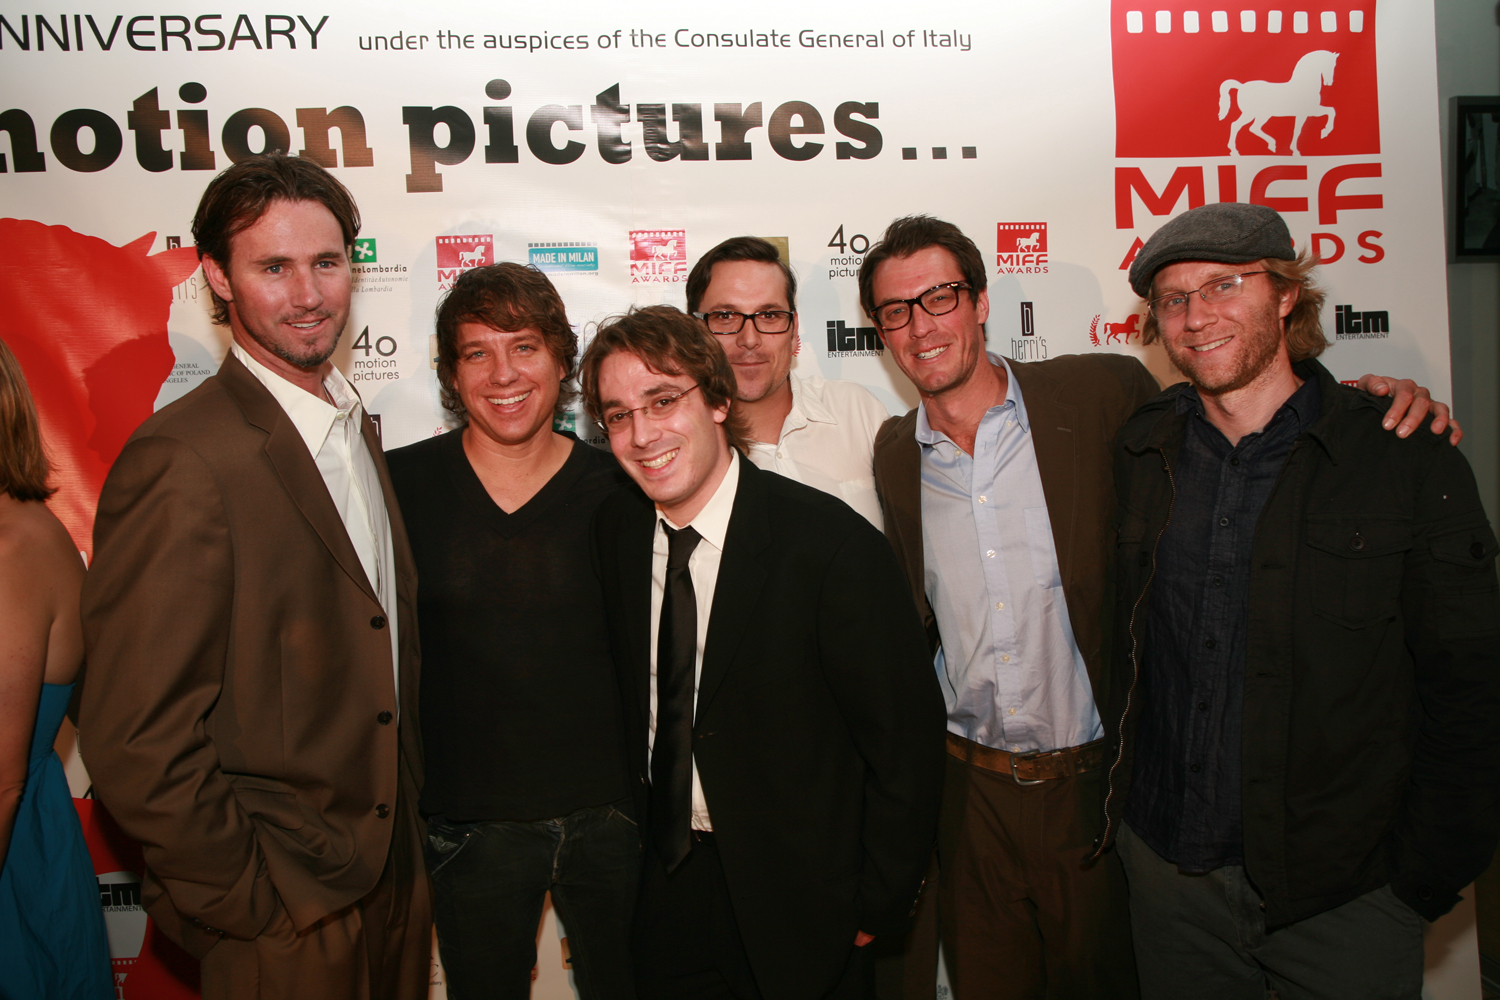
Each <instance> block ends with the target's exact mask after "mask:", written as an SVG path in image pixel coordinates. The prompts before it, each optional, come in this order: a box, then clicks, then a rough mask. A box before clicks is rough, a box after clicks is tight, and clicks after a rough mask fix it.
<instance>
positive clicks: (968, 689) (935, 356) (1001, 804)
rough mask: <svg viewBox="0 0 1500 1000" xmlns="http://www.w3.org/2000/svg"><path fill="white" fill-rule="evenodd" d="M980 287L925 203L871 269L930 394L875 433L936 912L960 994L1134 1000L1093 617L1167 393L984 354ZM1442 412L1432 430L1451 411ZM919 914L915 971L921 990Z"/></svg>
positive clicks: (975, 260)
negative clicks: (1151, 416)
mask: <svg viewBox="0 0 1500 1000" xmlns="http://www.w3.org/2000/svg"><path fill="white" fill-rule="evenodd" d="M985 285H986V269H985V265H984V261H983V259H982V257H981V256H980V253H979V250H978V248H977V247H976V246H975V245H974V243H973V242H972V241H971V240H970V239H969V238H968V237H966V236H964V234H963V233H962V232H960V231H959V229H958V228H957V227H956V226H954V225H952V224H951V223H947V222H942V221H940V220H937V219H933V218H930V217H927V216H913V217H910V218H905V219H898V220H896V221H895V222H893V223H892V224H891V226H890V228H889V229H887V230H886V232H885V235H884V236H883V237H882V239H881V241H880V243H878V244H877V245H876V246H874V247H872V248H871V249H870V251H869V253H868V254H866V256H865V259H864V264H863V266H862V267H861V269H860V275H859V288H860V302H861V305H863V306H864V308H865V311H866V312H867V313H869V315H870V316H871V317H872V318H873V319H874V321H875V325H876V326H877V327H878V328H879V329H880V332H881V336H882V337H883V338H884V339H885V342H886V345H887V347H888V348H889V349H890V351H891V354H892V357H893V358H894V360H895V361H896V364H897V365H898V366H899V367H900V368H901V370H902V371H903V372H904V373H905V374H906V375H907V377H908V378H910V379H911V380H912V383H913V384H914V385H915V386H916V388H917V391H918V394H919V396H920V397H921V404H920V405H919V406H918V407H917V409H915V410H912V411H911V412H910V413H908V414H906V415H905V416H903V417H892V418H891V419H890V420H889V421H887V422H886V424H885V425H884V426H883V427H882V428H881V430H880V433H879V435H878V436H877V437H876V440H875V481H876V487H877V489H878V490H879V493H880V498H881V503H882V506H883V509H884V515H885V529H886V535H887V537H889V539H890V540H891V543H892V545H893V546H894V547H895V549H896V554H897V559H898V561H899V562H900V563H901V565H902V568H903V569H904V570H905V571H906V575H907V580H908V583H909V585H910V586H911V590H912V597H913V598H914V599H915V601H916V603H917V607H918V610H919V611H920V612H921V614H922V618H923V622H924V624H925V625H926V627H927V634H928V639H929V642H930V644H931V647H932V650H933V652H934V653H935V654H936V665H937V669H938V676H939V681H940V683H941V686H942V688H943V696H944V699H945V701H946V702H947V708H948V737H947V742H948V770H947V773H946V775H945V780H944V790H943V810H942V818H941V822H940V827H939V833H938V855H939V861H940V868H941V871H940V878H939V879H938V885H939V887H938V890H937V893H936V895H937V904H938V905H937V911H938V916H939V918H940V919H939V921H938V922H939V923H940V924H941V927H942V937H943V942H944V953H945V956H946V959H947V964H948V970H949V974H950V979H951V982H952V986H953V990H954V994H955V995H956V996H957V997H958V998H959V1000H973V998H976V997H1000V998H1006V1000H1032V998H1035V1000H1042V998H1044V997H1045V998H1049V1000H1062V998H1067V1000H1123V998H1128V997H1131V996H1134V995H1136V993H1137V985H1136V975H1135V963H1134V959H1133V956H1132V953H1131V942H1130V925H1129V910H1128V907H1127V905H1126V896H1125V880H1124V877H1123V873H1122V871H1121V867H1120V862H1119V860H1118V859H1117V857H1116V856H1115V855H1114V853H1113V852H1110V853H1107V854H1105V855H1104V856H1103V857H1102V858H1099V857H1097V856H1096V855H1097V852H1096V850H1095V839H1096V837H1098V835H1099V834H1100V833H1101V832H1102V831H1103V821H1102V816H1103V800H1104V795H1103V788H1104V783H1105V781H1107V780H1108V773H1107V770H1106V766H1105V765H1106V761H1107V759H1108V758H1107V754H1106V752H1105V751H1106V747H1105V744H1104V739H1103V735H1104V730H1103V728H1102V725H1101V719H1100V715H1099V712H1100V708H1099V706H1103V705H1104V704H1105V703H1106V702H1105V693H1106V692H1108V691H1109V689H1110V688H1109V682H1108V677H1107V676H1106V670H1107V669H1108V665H1109V663H1110V657H1109V651H1108V649H1107V648H1106V647H1107V644H1108V636H1109V632H1108V631H1107V630H1106V629H1105V628H1104V620H1103V618H1102V615H1103V613H1104V611H1105V609H1106V608H1108V607H1109V606H1110V602H1109V601H1107V600H1106V597H1107V594H1106V588H1107V581H1108V580H1109V574H1108V573H1107V572H1106V567H1107V564H1108V562H1109V559H1110V557H1111V553H1112V551H1113V546H1114V541H1113V518H1114V510H1115V493H1114V482H1113V466H1112V454H1113V451H1112V449H1113V444H1114V440H1115V437H1116V435H1117V434H1118V433H1119V431H1120V428H1121V427H1123V426H1124V424H1125V421H1126V420H1127V419H1128V418H1129V417H1130V415H1131V414H1132V413H1133V412H1134V411H1135V409H1136V408H1137V407H1138V406H1140V405H1141V404H1142V403H1144V402H1145V401H1146V400H1148V399H1150V398H1151V397H1152V396H1154V395H1155V394H1156V393H1157V390H1158V387H1157V383H1156V380H1155V378H1153V377H1152V375H1151V374H1150V373H1149V372H1148V371H1147V370H1146V369H1145V367H1144V366H1142V365H1141V363H1140V362H1139V361H1137V360H1135V359H1134V358H1131V357H1128V356H1122V355H1117V354H1111V353H1099V354H1088V355H1074V356H1066V357H1058V358H1053V359H1051V360H1048V361H1041V362H1036V363H1030V364H1027V363H1022V362H1018V361H1014V360H1011V359H1007V358H1002V357H1000V356H999V355H996V354H990V353H987V352H986V351H985V331H984V323H985V321H986V320H987V319H988V316H989V296H988V293H987V291H986V288H985ZM1383 381H1384V382H1388V383H1389V384H1388V385H1385V386H1383V389H1384V391H1386V392H1389V391H1391V390H1392V389H1395V390H1396V391H1397V396H1396V399H1395V401H1394V405H1393V406H1392V407H1391V410H1390V418H1389V420H1388V421H1387V424H1386V426H1387V428H1388V429H1390V428H1396V429H1397V432H1398V433H1400V434H1402V436H1405V435H1406V434H1410V433H1411V431H1412V429H1413V428H1415V427H1416V426H1417V425H1418V424H1419V423H1420V421H1421V418H1422V416H1423V415H1424V414H1425V413H1426V412H1427V409H1428V405H1429V402H1430V401H1429V400H1427V399H1426V398H1425V395H1426V391H1425V390H1417V392H1416V394H1415V395H1414V394H1413V392H1412V390H1414V389H1416V387H1415V386H1414V385H1413V384H1412V383H1410V382H1402V383H1397V382H1395V380H1382V379H1381V378H1379V377H1377V376H1372V375H1367V376H1365V377H1364V378H1363V379H1362V380H1361V387H1362V388H1366V389H1369V388H1372V387H1380V384H1381V383H1382V382H1383ZM1408 405H1410V407H1411V410H1410V413H1407V406H1408ZM1436 412H1437V418H1436V419H1435V420H1434V422H1433V429H1434V430H1436V431H1442V430H1443V429H1445V428H1446V425H1447V423H1448V420H1447V407H1445V406H1442V404H1437V411H1436ZM1403 415H1406V417H1407V419H1406V420H1404V421H1402V422H1401V424H1400V426H1399V428H1397V423H1396V422H1397V421H1398V420H1400V419H1401V418H1402V416H1403ZM1454 433H1455V437H1454V440H1455V443H1456V440H1457V435H1458V430H1457V425H1456V423H1455V425H1454ZM929 885H930V882H929ZM923 908H924V910H925V911H926V916H927V917H928V920H927V922H926V924H925V927H926V932H925V937H924V935H923V933H922V931H923V927H924V923H923V922H922V920H921V919H919V921H918V924H917V930H916V931H915V932H914V934H913V936H912V940H911V941H909V942H908V945H907V949H906V966H907V967H906V968H905V969H904V970H903V980H904V981H903V986H904V989H905V992H906V995H908V996H918V995H925V996H928V997H930V996H931V995H932V982H933V977H934V975H935V968H934V961H935V954H934V949H933V947H932V940H931V939H932V933H933V932H932V924H931V904H930V900H924V901H923Z"/></svg>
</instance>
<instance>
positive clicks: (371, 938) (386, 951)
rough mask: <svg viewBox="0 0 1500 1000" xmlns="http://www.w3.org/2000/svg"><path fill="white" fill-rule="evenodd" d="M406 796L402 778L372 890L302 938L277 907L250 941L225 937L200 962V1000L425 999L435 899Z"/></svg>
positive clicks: (410, 800) (413, 799) (413, 810)
mask: <svg viewBox="0 0 1500 1000" xmlns="http://www.w3.org/2000/svg"><path fill="white" fill-rule="evenodd" d="M411 791H412V789H411V788H410V786H409V785H408V783H407V782H406V781H405V780H403V781H402V783H401V786H400V791H399V792H398V793H397V799H396V808H395V809H393V810H392V811H391V820H392V822H393V823H394V824H395V826H394V828H393V829H392V831H391V847H390V852H389V853H388V854H387V855H386V861H385V868H384V870H382V872H381V873H380V879H379V881H377V882H376V883H375V888H373V889H371V890H370V892H369V893H367V894H366V895H365V896H364V898H362V899H360V900H359V901H358V902H356V903H353V904H351V905H350V906H346V907H344V908H343V909H342V910H339V911H338V912H337V913H330V914H329V915H328V916H327V917H324V918H323V919H322V920H321V921H319V922H318V923H317V924H316V925H314V926H312V927H309V928H307V929H305V930H303V931H302V932H301V933H298V931H297V929H296V928H295V927H294V926H292V921H291V918H290V917H289V916H287V912H286V910H284V909H282V908H280V907H279V906H278V907H277V910H276V913H275V914H274V915H273V916H272V917H271V922H270V923H269V924H267V925H266V929H265V930H263V931H261V933H260V936H259V937H257V938H255V939H254V940H250V941H242V940H238V939H235V938H228V937H226V938H224V939H223V940H221V941H220V942H219V943H218V944H216V945H214V946H213V948H212V949H211V950H210V951H209V952H208V954H207V955H205V956H204V957H203V965H202V973H203V997H204V1000H272V998H283V1000H292V998H295V997H318V998H319V1000H426V997H427V993H428V989H427V986H428V980H429V979H430V977H431V973H432V901H431V896H430V894H429V892H428V886H427V876H426V873H425V872H424V871H423V870H422V848H421V844H420V840H421V835H420V832H419V829H418V822H419V821H418V818H417V811H416V796H415V795H412V794H410V793H411Z"/></svg>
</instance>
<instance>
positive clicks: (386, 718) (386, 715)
mask: <svg viewBox="0 0 1500 1000" xmlns="http://www.w3.org/2000/svg"><path fill="white" fill-rule="evenodd" d="M392 718H393V716H392V715H391V713H390V712H381V713H380V714H379V715H377V716H375V721H376V722H378V723H380V724H381V725H382V726H389V725H390V724H391V719H392Z"/></svg>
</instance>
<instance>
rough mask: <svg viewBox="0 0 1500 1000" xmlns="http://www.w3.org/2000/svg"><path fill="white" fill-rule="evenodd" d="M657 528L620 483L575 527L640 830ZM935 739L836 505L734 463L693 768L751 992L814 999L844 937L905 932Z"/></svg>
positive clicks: (877, 575) (918, 643)
mask: <svg viewBox="0 0 1500 1000" xmlns="http://www.w3.org/2000/svg"><path fill="white" fill-rule="evenodd" d="M657 517H658V515H657V514H656V512H655V509H654V508H653V506H652V504H651V501H650V500H648V499H647V498H646V496H645V494H643V493H641V492H640V491H639V490H638V489H637V488H635V487H633V486H632V487H628V488H626V489H622V490H620V491H619V492H617V493H615V494H614V495H613V496H611V497H610V498H609V499H607V500H605V501H604V503H603V505H601V507H600V508H599V513H598V514H597V515H596V517H595V519H594V545H595V555H596V558H597V560H598V565H599V570H600V581H601V583H602V584H603V587H604V594H605V605H606V610H607V612H608V620H609V630H610V641H611V644H612V646H613V649H614V658H615V664H616V669H617V670H618V671H619V676H620V688H621V696H622V700H623V703H624V707H625V726H626V731H625V734H626V739H627V742H628V753H629V764H630V768H631V773H632V778H631V784H632V785H633V786H634V788H635V791H636V794H637V796H638V799H637V802H638V808H639V815H640V816H642V817H643V820H642V822H641V828H642V829H643V830H644V829H648V828H649V817H647V816H646V804H647V802H646V792H647V782H648V781H649V780H650V768H649V766H648V763H647V734H648V724H649V717H650V714H649V713H650V669H651V659H650V649H649V645H650V635H651V617H650V612H651V541H652V533H653V531H654V530H655V524H656V519H657ZM945 726H946V721H945V713H944V709H943V699H942V694H941V692H940V690H939V688H938V682H937V675H936V674H935V673H934V671H933V668H932V660H931V658H930V656H929V654H928V651H927V642H926V640H925V638H924V636H923V633H922V625H921V622H920V621H919V620H918V618H917V611H916V608H915V607H914V606H913V605H912V600H911V597H910V594H909V592H908V590H907V587H906V581H905V579H904V578H903V577H902V576H901V571H900V570H899V569H898V568H897V567H896V559H895V556H894V555H893V554H892V552H891V547H890V545H889V544H887V543H886V540H885V539H884V538H883V537H882V536H881V534H880V532H878V531H876V530H875V529H874V528H873V527H871V526H870V523H869V522H868V521H866V520H865V519H864V518H863V517H861V516H860V515H858V514H856V513H855V512H854V511H853V510H852V509H851V508H850V507H849V506H848V505H847V504H845V503H844V502H842V501H841V500H838V499H836V498H834V497H831V496H828V495H827V494H825V493H821V492H819V491H817V490H815V489H812V488H810V487H807V486H803V485H802V484H800V483H795V482H792V481H791V480H789V479H785V478H783V477H781V476H778V475H776V474H774V473H770V472H763V471H761V470H760V469H757V468H756V467H755V466H754V465H752V464H751V463H750V462H748V461H746V460H744V459H741V460H740V463H739V487H738V490H737V492H736V494H735V498H734V507H733V510H732V513H731V515H730V520H729V528H728V531H727V534H726V536H725V544H724V553H723V559H722V561H721V563H720V565H719V576H718V582H717V584H716V585H715V588H714V599H713V609H712V611H711V613H710V619H709V625H708V638H707V641H706V644H705V646H704V652H703V667H702V673H701V676H700V678H699V685H698V706H697V712H696V716H695V718H694V720H693V737H694V743H693V759H694V762H695V763H696V764H697V767H698V774H699V777H700V778H701V779H702V782H703V794H704V797H705V799H706V800H707V802H708V810H709V813H710V815H711V816H712V817H713V825H714V838H715V840H716V842H717V845H718V849H719V856H720V859H721V861H722V862H723V866H724V876H725V879H726V881H727V882H728V885H729V892H730V896H731V898H732V900H733V904H734V913H735V918H736V920H737V922H738V923H739V927H740V932H741V935H742V936H743V938H744V943H745V952H746V954H747V955H748V957H749V959H750V965H751V968H752V969H753V971H754V973H755V978H756V980H757V982H758V983H759V984H760V989H761V992H762V993H764V994H765V995H766V996H768V997H776V998H778V1000H797V998H804V997H805V998H808V1000H812V998H816V997H822V996H825V995H826V994H827V993H828V992H829V991H830V990H831V989H833V988H834V986H835V985H836V984H838V983H839V981H840V977H841V976H842V975H843V973H844V970H845V967H846V965H847V964H848V960H849V954H850V951H851V949H852V948H853V945H854V935H855V932H856V931H860V930H863V931H866V932H868V933H871V934H876V935H884V934H898V933H901V932H902V931H903V930H904V929H905V926H906V922H907V918H908V916H909V915H910V913H911V909H912V905H913V903H914V901H915V899H916V896H917V891H918V888H919V887H920V885H921V882H922V876H923V874H924V873H925V871H926V868H927V862H928V859H929V858H930V857H931V854H932V845H933V841H934V840H935V838H936V834H937V812H938V802H939V799H940V797H941V792H942V780H943V760H944V751H943V745H944V735H943V734H944V729H945Z"/></svg>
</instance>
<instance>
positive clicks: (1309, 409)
mask: <svg viewBox="0 0 1500 1000" xmlns="http://www.w3.org/2000/svg"><path fill="white" fill-rule="evenodd" d="M1322 403H1323V392H1322V390H1321V389H1320V388H1319V386H1318V380H1317V379H1316V378H1307V379H1304V380H1303V382H1302V384H1301V385H1300V386H1298V387H1297V391H1296V392H1294V393H1292V394H1291V395H1290V396H1288V397H1287V400H1286V402H1284V403H1282V404H1281V405H1280V406H1279V407H1277V408H1276V412H1275V413H1273V414H1272V415H1271V419H1270V420H1268V421H1267V422H1266V426H1265V427H1263V428H1261V430H1262V431H1264V430H1267V429H1269V428H1270V426H1271V425H1272V424H1274V423H1276V421H1277V420H1279V419H1281V415H1282V414H1283V413H1290V414H1291V415H1292V419H1293V420H1295V421H1296V423H1297V433H1299V434H1301V433H1304V432H1306V431H1307V430H1308V429H1309V428H1310V427H1312V425H1313V424H1314V423H1316V422H1317V419H1318V415H1319V413H1320V411H1321V410H1322ZM1176 409H1177V412H1178V413H1179V414H1186V413H1191V414H1193V415H1195V416H1197V417H1198V418H1199V419H1200V420H1205V421H1206V420H1208V416H1207V414H1206V413H1205V412H1204V409H1203V397H1202V396H1200V395H1199V394H1198V390H1197V389H1196V388H1194V387H1193V386H1192V385H1191V384H1187V385H1184V386H1183V388H1182V392H1181V393H1179V394H1178V396H1177V402H1176Z"/></svg>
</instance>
